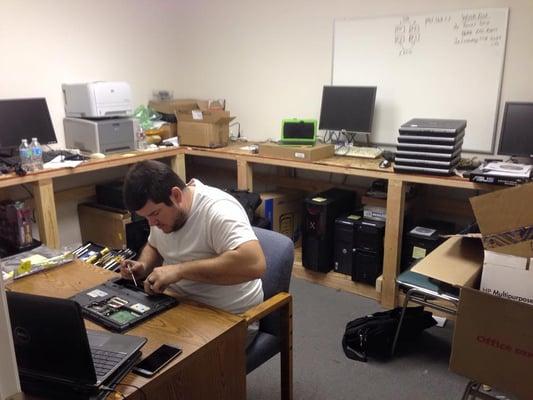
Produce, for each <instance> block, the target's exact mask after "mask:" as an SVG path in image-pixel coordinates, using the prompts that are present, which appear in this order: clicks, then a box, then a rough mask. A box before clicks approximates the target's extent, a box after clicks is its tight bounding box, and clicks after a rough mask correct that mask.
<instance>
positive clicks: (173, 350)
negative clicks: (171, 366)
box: [133, 344, 181, 377]
mask: <svg viewBox="0 0 533 400" xmlns="http://www.w3.org/2000/svg"><path fill="white" fill-rule="evenodd" d="M180 354H181V349H180V348H179V347H176V346H170V345H168V344H162V345H161V346H159V348H158V349H157V350H155V351H154V352H153V353H151V354H150V355H148V357H146V358H145V359H143V360H141V362H139V364H137V365H136V366H135V367H133V372H135V373H137V374H139V375H142V376H146V377H150V376H154V375H155V374H156V373H157V372H158V371H159V370H160V369H161V368H163V367H164V366H165V365H167V364H168V363H169V362H170V361H172V360H173V359H174V358H176V357H177V356H179V355H180Z"/></svg>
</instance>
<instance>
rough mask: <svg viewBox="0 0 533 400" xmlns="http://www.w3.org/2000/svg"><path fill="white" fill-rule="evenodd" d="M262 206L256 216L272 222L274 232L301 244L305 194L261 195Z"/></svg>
mask: <svg viewBox="0 0 533 400" xmlns="http://www.w3.org/2000/svg"><path fill="white" fill-rule="evenodd" d="M260 196H261V200H262V202H261V205H260V206H259V207H258V208H257V210H256V214H257V215H259V216H260V217H263V218H266V219H267V220H268V221H269V222H270V226H271V227H272V230H273V231H276V232H279V233H282V234H284V235H285V236H287V237H289V238H290V239H292V241H293V242H294V243H295V245H296V246H298V245H300V244H301V236H302V232H301V224H302V200H303V198H304V193H302V192H299V191H293V190H290V191H289V190H284V191H276V192H264V193H260Z"/></svg>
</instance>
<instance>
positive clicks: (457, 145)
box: [394, 118, 466, 175]
mask: <svg viewBox="0 0 533 400" xmlns="http://www.w3.org/2000/svg"><path fill="white" fill-rule="evenodd" d="M465 128H466V121H465V120H462V119H422V118H415V119H412V120H410V121H408V122H406V123H405V124H403V125H402V126H401V127H400V129H399V132H400V135H399V136H398V147H397V151H396V157H395V159H394V171H397V172H417V173H426V174H436V175H450V174H452V172H453V170H454V168H455V167H456V166H457V164H458V163H459V160H460V159H461V150H462V146H463V138H464V136H465Z"/></svg>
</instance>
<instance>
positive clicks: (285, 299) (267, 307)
mask: <svg viewBox="0 0 533 400" xmlns="http://www.w3.org/2000/svg"><path fill="white" fill-rule="evenodd" d="M291 302H292V296H291V295H290V294H289V293H286V292H280V293H277V294H275V295H274V296H272V297H271V298H269V299H267V300H265V301H263V302H262V303H261V304H258V305H256V306H255V307H252V308H250V309H249V310H247V311H246V312H245V313H243V314H242V317H243V318H244V320H245V321H246V324H247V325H250V324H252V323H254V322H255V321H259V320H260V319H261V318H263V317H264V316H266V315H268V314H270V313H272V312H273V311H276V310H278V309H280V308H282V307H284V306H285V305H287V304H288V303H291Z"/></svg>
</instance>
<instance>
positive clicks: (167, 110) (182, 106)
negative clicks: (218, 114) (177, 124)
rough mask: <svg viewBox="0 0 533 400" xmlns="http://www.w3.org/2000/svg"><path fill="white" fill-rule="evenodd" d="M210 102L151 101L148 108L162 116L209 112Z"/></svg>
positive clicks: (193, 100)
mask: <svg viewBox="0 0 533 400" xmlns="http://www.w3.org/2000/svg"><path fill="white" fill-rule="evenodd" d="M208 104H209V102H208V100H197V99H178V100H150V101H149V102H148V107H150V108H151V109H152V110H154V111H157V112H159V113H162V114H170V115H175V114H176V112H178V111H191V110H207V108H208Z"/></svg>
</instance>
